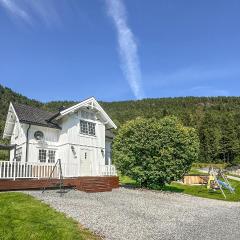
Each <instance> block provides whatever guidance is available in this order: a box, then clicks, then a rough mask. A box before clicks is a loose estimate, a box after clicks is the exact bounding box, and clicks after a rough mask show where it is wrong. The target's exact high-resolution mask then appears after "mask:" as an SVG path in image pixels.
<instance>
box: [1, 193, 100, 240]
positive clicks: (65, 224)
mask: <svg viewBox="0 0 240 240" xmlns="http://www.w3.org/2000/svg"><path fill="white" fill-rule="evenodd" d="M10 239H11V240H61V239H64V240H81V239H84V240H93V239H95V240H96V239H100V238H98V237H97V236H95V235H93V234H92V233H90V232H89V231H88V230H86V229H84V228H83V227H81V226H80V225H79V224H78V223H77V222H76V221H74V220H73V219H71V218H67V217H66V216H65V215H64V214H61V213H59V212H57V211H55V210H54V209H52V208H50V207H49V206H48V205H46V204H44V203H41V202H40V201H38V200H36V199H34V198H33V197H31V196H28V195H26V194H23V193H0V240H10Z"/></svg>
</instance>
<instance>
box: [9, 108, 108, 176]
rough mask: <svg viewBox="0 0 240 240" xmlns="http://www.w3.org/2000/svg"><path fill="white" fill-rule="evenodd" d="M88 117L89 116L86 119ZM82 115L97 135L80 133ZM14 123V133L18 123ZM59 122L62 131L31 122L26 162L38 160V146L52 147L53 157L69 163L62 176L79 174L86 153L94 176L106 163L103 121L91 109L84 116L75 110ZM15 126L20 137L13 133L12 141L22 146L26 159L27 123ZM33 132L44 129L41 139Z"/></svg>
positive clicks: (64, 163)
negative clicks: (35, 136) (92, 124)
mask: <svg viewBox="0 0 240 240" xmlns="http://www.w3.org/2000/svg"><path fill="white" fill-rule="evenodd" d="M89 112H90V111H89ZM88 116H89V119H88V118H87V117H88ZM82 118H84V120H86V121H91V122H94V123H95V131H96V136H89V135H84V134H81V133H80V119H82ZM15 125H16V133H17V124H15ZM59 125H60V126H61V128H62V129H61V130H58V129H53V128H47V127H41V126H35V125H31V127H30V129H29V148H28V161H29V162H38V154H39V149H53V150H56V158H55V159H56V160H57V159H58V158H60V159H61V161H62V163H63V165H67V166H70V170H69V171H70V172H66V173H64V175H66V176H75V175H76V176H79V174H80V172H81V169H80V168H81V166H80V163H81V159H82V158H83V157H84V154H85V152H87V154H88V157H89V161H90V165H91V173H90V174H91V175H93V176H94V175H98V174H99V171H100V167H101V165H104V164H105V154H106V153H105V123H104V122H102V121H101V120H100V119H98V118H97V116H96V115H95V113H94V112H90V114H85V115H84V116H83V114H81V111H78V112H76V113H73V114H71V115H70V114H68V115H67V116H65V117H64V118H63V119H61V120H60V121H59ZM18 126H19V129H20V131H19V136H18V137H17V138H16V137H15V136H14V135H13V136H12V138H11V143H12V144H17V145H19V146H22V147H23V148H22V153H23V155H22V161H23V162H25V157H26V155H25V152H26V135H27V129H28V127H29V125H28V124H19V123H18ZM36 131H42V132H43V134H44V141H37V140H36V139H35V138H34V133H35V132H36ZM14 132H15V131H14ZM73 149H74V151H73ZM109 152H110V144H107V154H109ZM11 154H13V153H11ZM11 157H12V156H11ZM82 160H83V159H82ZM71 167H72V170H71ZM85 167H86V166H85ZM86 169H87V167H86ZM88 174H89V173H88ZM83 175H84V174H83Z"/></svg>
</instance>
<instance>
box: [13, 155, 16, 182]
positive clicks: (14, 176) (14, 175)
mask: <svg viewBox="0 0 240 240" xmlns="http://www.w3.org/2000/svg"><path fill="white" fill-rule="evenodd" d="M13 180H14V181H15V180H16V158H15V159H14V161H13Z"/></svg>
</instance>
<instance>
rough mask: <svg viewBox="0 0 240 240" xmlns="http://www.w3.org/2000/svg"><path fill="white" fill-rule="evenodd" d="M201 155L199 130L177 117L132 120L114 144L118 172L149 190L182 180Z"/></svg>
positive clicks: (121, 130)
mask: <svg viewBox="0 0 240 240" xmlns="http://www.w3.org/2000/svg"><path fill="white" fill-rule="evenodd" d="M198 153H199V140H198V136H197V134H196V132H195V130H194V129H193V128H188V127H184V126H183V125H182V124H181V122H179V120H178V119H177V118H176V117H165V118H163V119H161V120H156V119H148V120H147V119H143V118H137V119H136V120H132V121H129V122H127V123H126V124H124V125H123V126H122V127H121V129H120V130H119V132H118V134H117V136H116V137H115V140H114V143H113V160H114V163H115V165H116V166H117V169H118V170H119V171H120V172H121V173H122V174H124V175H126V176H129V177H131V178H133V179H135V180H136V181H137V182H138V183H140V184H141V186H147V187H151V186H153V185H158V186H160V187H161V186H163V185H164V184H165V183H170V182H171V181H174V180H178V179H180V178H181V177H182V176H183V175H184V174H185V173H186V172H187V171H189V170H190V168H191V164H192V162H193V161H196V160H197V158H198Z"/></svg>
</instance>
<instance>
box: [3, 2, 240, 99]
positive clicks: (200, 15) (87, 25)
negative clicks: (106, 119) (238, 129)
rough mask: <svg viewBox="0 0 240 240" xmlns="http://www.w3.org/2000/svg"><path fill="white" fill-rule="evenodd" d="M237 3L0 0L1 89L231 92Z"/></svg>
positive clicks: (49, 94) (237, 56) (239, 74)
mask: <svg viewBox="0 0 240 240" xmlns="http://www.w3.org/2000/svg"><path fill="white" fill-rule="evenodd" d="M239 13H240V1H239V0H231V1H228V0H211V1H209V0H201V1H192V0H181V1H179V0H151V1H147V0H145V1H139V0H125V1H124V0H92V1H89V0H81V1H79V0H0V84H3V85H5V86H8V87H10V88H12V89H13V90H15V91H17V92H19V93H21V94H23V95H26V96H28V97H30V98H35V99H37V100H41V101H44V102H46V101H50V100H76V101H78V100H81V99H84V98H87V97H89V96H95V97H96V98H97V99H99V100H104V101H118V100H128V99H141V98H155V97H175V96H222V95H224V96H238V95H239V88H240V81H239V79H240V67H239V66H240V14H239Z"/></svg>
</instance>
